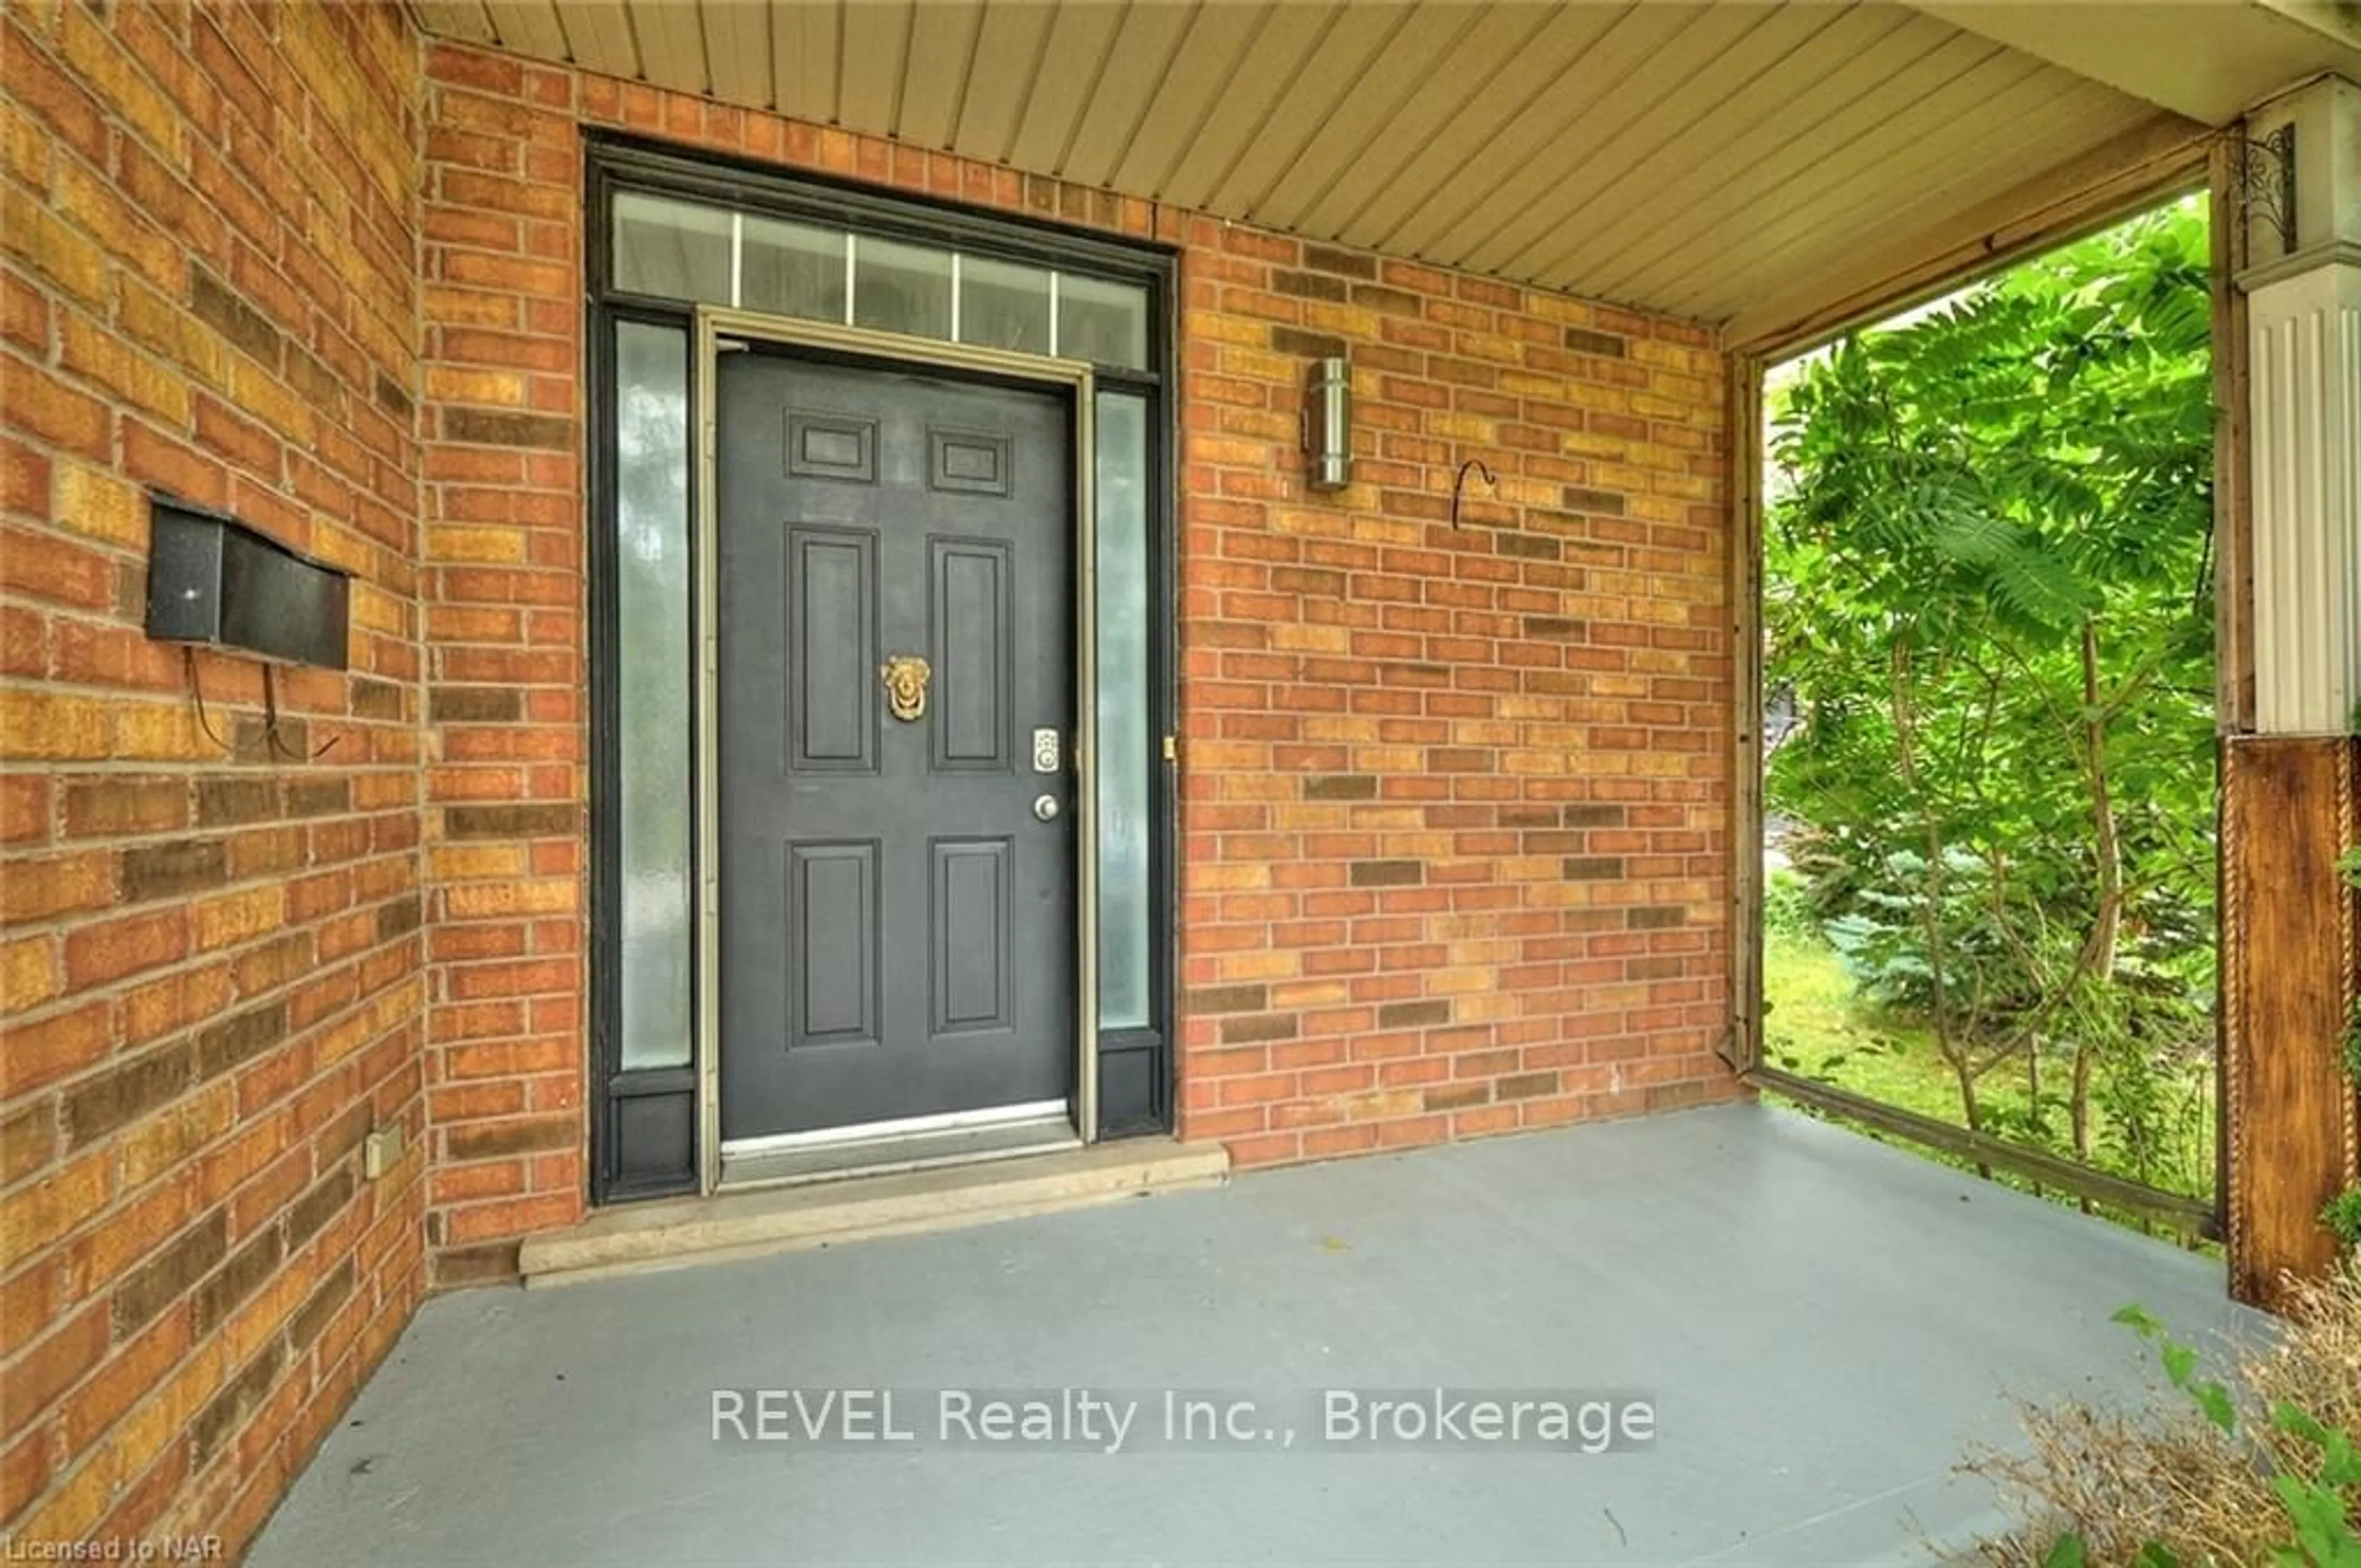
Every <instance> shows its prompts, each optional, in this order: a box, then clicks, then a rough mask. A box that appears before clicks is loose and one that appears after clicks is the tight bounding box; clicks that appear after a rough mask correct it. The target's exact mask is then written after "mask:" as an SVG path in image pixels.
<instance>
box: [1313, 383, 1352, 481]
mask: <svg viewBox="0 0 2361 1568" xmlns="http://www.w3.org/2000/svg"><path fill="white" fill-rule="evenodd" d="M1303 452H1304V456H1305V458H1306V459H1307V461H1306V462H1305V464H1304V483H1305V484H1306V485H1309V486H1310V487H1311V488H1313V489H1315V490H1341V489H1343V488H1345V486H1346V485H1349V484H1351V483H1352V482H1353V370H1352V367H1351V366H1349V365H1347V364H1345V357H1344V356H1342V355H1331V356H1328V357H1327V358H1324V359H1315V360H1313V361H1312V386H1311V389H1310V390H1309V391H1308V392H1307V393H1306V394H1305V398H1304V410H1303Z"/></svg>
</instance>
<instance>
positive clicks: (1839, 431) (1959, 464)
mask: <svg viewBox="0 0 2361 1568" xmlns="http://www.w3.org/2000/svg"><path fill="white" fill-rule="evenodd" d="M2207 270H2208V261H2207V246H2206V236H2205V231H2204V225H2203V218H2202V211H2201V209H2199V208H2198V207H2197V206H2196V204H2195V203H2180V204H2177V205H2175V206H2173V207H2170V208H2168V209H2166V210H2163V211H2161V212H2158V213H2155V214H2149V215H2147V216H2145V217H2143V218H2140V219H2138V220H2136V221H2135V222H2133V223H2130V224H2127V225H2123V226H2121V227H2118V228H2115V229H2114V230H2111V231H2109V232H2107V233H2105V234H2103V235H2100V236H2095V237H2093V238H2091V239H2088V240H2085V241H2082V242H2081V243H2079V244H2077V245H2075V246H2072V247H2068V248H2066V249H2064V250H2061V251H2059V252H2055V253H2053V254H2051V255H2049V256H2048V257H2046V258H2042V259H2040V260H2038V261H2037V262H2034V263H2031V264H2028V265H2026V266H2023V267H2020V268H2017V269H2013V270H2011V271H2008V272H2005V273H2003V274H2001V275H1999V276H1998V277H1996V278H1994V279H1993V280H1990V281H1988V282H1985V283H1982V284H1980V285H1978V286H1976V287H1974V288H1972V289H1971V290H1969V291H1966V292H1964V293H1962V294H1960V295H1959V296H1957V297H1955V298H1953V299H1951V300H1949V301H1947V302H1943V303H1942V304H1940V305H1938V306H1937V307H1935V308H1933V309H1931V310H1929V311H1927V312H1925V313H1920V314H1918V315H1916V317H1913V318H1909V319H1906V320H1905V321H1903V322H1902V323H1898V324H1894V325H1891V326H1888V327H1885V328H1881V329H1876V330H1872V331H1868V332H1863V333H1861V334H1855V335H1853V336H1850V337H1848V338H1846V339H1844V340H1842V341H1841V342H1839V344H1837V345H1835V346H1834V348H1833V349H1831V350H1830V351H1828V353H1827V354H1825V355H1824V356H1821V357H1819V358H1817V360H1815V361H1814V362H1812V363H1810V364H1808V365H1807V366H1806V367H1804V368H1803V369H1802V370H1801V372H1800V373H1799V374H1798V375H1797V376H1796V377H1795V378H1794V379H1793V380H1792V381H1790V382H1789V383H1787V384H1786V386H1785V387H1784V389H1782V390H1781V391H1780V392H1779V393H1778V394H1777V397H1776V400H1775V401H1774V404H1773V408H1774V416H1775V420H1776V423H1775V427H1774V431H1773V447H1772V450H1773V456H1774V458H1775V460H1776V463H1777V465H1778V466H1779V468H1780V470H1782V472H1781V474H1780V475H1779V476H1778V477H1776V479H1775V480H1774V483H1773V496H1772V502H1771V505H1770V507H1769V509H1768V516H1767V520H1766V523H1767V526H1766V530H1765V534H1766V538H1765V554H1766V562H1765V565H1766V581H1767V582H1768V584H1769V585H1770V587H1769V591H1768V593H1767V595H1766V601H1767V602H1766V606H1765V619H1766V638H1767V649H1766V666H1765V674H1766V678H1767V681H1768V683H1769V684H1770V686H1771V689H1773V690H1774V691H1784V692H1786V693H1790V694H1792V696H1793V697H1794V699H1795V707H1796V711H1797V714H1798V724H1797V727H1796V729H1795V732H1794V733H1793V734H1792V735H1791V736H1790V737H1789V738H1788V739H1787V740H1785V741H1784V743H1783V744H1781V745H1780V746H1779V747H1778V748H1777V749H1776V750H1775V751H1774V752H1773V757H1772V761H1771V764H1770V767H1769V773H1768V781H1767V791H1768V801H1769V805H1770V806H1771V808H1772V809H1773V811H1774V812H1777V813H1778V814H1780V815H1781V816H1783V817H1788V818H1792V819H1794V820H1795V822H1797V823H1799V824H1800V825H1801V830H1800V842H1799V846H1798V850H1797V855H1796V859H1797V862H1798V865H1799V868H1800V869H1802V870H1803V871H1805V872H1806V875H1807V877H1808V878H1809V884H1810V899H1811V907H1812V909H1813V911H1814V912H1815V914H1816V915H1817V917H1818V918H1819V919H1820V921H1821V922H1822V924H1823V927H1824V929H1825V930H1826V932H1827V934H1828V937H1829V938H1830V939H1831V940H1832V941H1833V942H1834V943H1835V944H1836V946H1837V947H1838V948H1839V950H1840V951H1841V952H1842V953H1843V954H1844V955H1845V956H1846V958H1847V959H1848V961H1849V963H1850V966H1851V967H1852V970H1853V972H1854V973H1855V975H1856V977H1857V978H1858V979H1859V980H1860V981H1861V984H1862V985H1863V986H1864V988H1866V989H1867V990H1868V991H1870V992H1872V994H1873V995H1875V996H1876V997H1878V998H1879V999H1880V1000H1882V1001H1883V1002H1885V1003H1890V1004H1892V1005H1894V1006H1897V1007H1901V1008H1905V1009H1908V1010H1910V1011H1912V1012H1914V1013H1916V1014H1919V1015H1921V1016H1923V1018H1924V1020H1925V1021H1926V1023H1927V1026H1928V1027H1929V1029H1930V1031H1931V1032H1932V1034H1933V1036H1934V1038H1935V1040H1936V1044H1937V1048H1938V1050H1939V1051H1940V1052H1941V1054H1942V1057H1943V1059H1944V1061H1945V1063H1946V1064H1947V1066H1948V1067H1949V1070H1950V1073H1951V1076H1952V1077H1953V1078H1954V1079H1955V1080H1956V1082H1957V1084H1958V1088H1959V1093H1960V1111H1961V1114H1962V1116H1963V1118H1964V1120H1965V1121H1966V1122H1967V1124H1969V1125H1971V1126H1973V1127H1979V1128H1983V1127H1986V1126H1987V1125H1988V1124H1989V1123H1990V1122H1991V1120H1992V1119H1993V1118H1992V1117H1991V1115H1990V1114H1989V1113H1988V1112H1987V1109H1986V1106H1985V1104H1984V1102H1983V1099H1982V1097H1981V1096H1980V1093H1979V1087H1980V1085H1981V1084H1982V1082H1983V1081H1984V1080H1985V1079H1986V1078H1987V1077H1988V1075H1990V1074H1991V1073H1993V1071H1995V1070H1996V1069H2000V1068H2002V1067H2003V1066H2004V1065H2013V1066H2014V1067H2015V1069H2019V1070H2022V1071H2023V1072H2024V1073H2025V1074H2026V1083H2027V1088H2028V1090H2029V1093H2028V1096H2027V1103H2028V1104H2029V1106H2030V1110H2029V1112H2028V1113H2026V1123H2027V1125H2026V1126H2025V1127H2023V1128H2004V1129H2002V1130H2005V1131H2012V1132H2022V1133H2024V1134H2026V1135H2032V1136H2035V1137H2037V1138H2044V1139H2048V1140H2050V1141H2053V1142H2057V1143H2059V1145H2060V1146H2065V1147H2068V1148H2070V1150H2071V1151H2072V1152H2074V1153H2075V1154H2077V1155H2078V1156H2080V1157H2082V1158H2085V1159H2096V1160H2101V1161H2103V1163H2106V1164H2109V1165H2111V1166H2114V1167H2115V1168H2120V1169H2123V1170H2125V1171H2126V1172H2128V1173H2130V1174H2134V1175H2137V1176H2139V1177H2141V1178H2143V1179H2150V1180H2169V1181H2172V1182H2174V1184H2177V1185H2182V1186H2197V1187H2202V1186H2203V1185H2204V1184H2205V1183H2206V1182H2207V1181H2209V1180H2210V1178H2211V1172H2210V1170H2202V1171H2201V1170H2194V1169H2183V1170H2178V1171H2175V1170H2168V1169H2166V1168H2164V1166H2165V1165H2166V1163H2167V1162H2168V1158H2169V1150H2170V1149H2171V1148H2173V1147H2175V1146H2186V1145H2187V1144H2188V1142H2189V1141H2190V1140H2188V1139H2185V1138H2182V1139H2178V1140H2177V1139H2176V1138H2175V1137H2174V1136H2173V1135H2172V1129H2173V1126H2174V1124H2175V1123H2176V1121H2177V1120H2183V1119H2186V1118H2189V1117H2192V1116H2194V1115H2196V1114H2199V1113H2200V1111H2201V1107H2199V1106H2198V1105H2197V1104H2196V1103H2194V1102H2193V1101H2192V1098H2191V1090H2190V1087H2189V1086H2190V1085H2191V1084H2192V1083H2194V1082H2198V1081H2202V1075H2201V1074H2194V1073H2192V1072H2191V1070H2189V1069H2190V1064H2191V1060H2192V1058H2202V1056H2203V1055H2204V1054H2205V1053H2207V1052H2208V1051H2210V1048H2211V1038H2212V1025H2211V1004H2212V991H2213V959H2212V935H2213V782H2214V781H2213V718H2212V707H2213V612H2212V602H2213V596H2212V589H2211V585H2210V580H2209V579H2210V558H2211V556H2210V543H2211V532H2212V526H2213V412H2212V408H2211V381H2210V368H2209V357H2208V356H2209V348H2210V345H2209V324H2208V296H2207ZM2051 1063H2062V1065H2063V1067H2064V1078H2065V1082H2064V1084H2063V1086H2062V1088H2061V1087H2059V1086H2058V1085H2057V1084H2056V1083H2054V1082H2053V1081H2049V1080H2045V1076H2044V1074H2045V1066H2046V1064H2051ZM2053 1076H2054V1075H2053Z"/></svg>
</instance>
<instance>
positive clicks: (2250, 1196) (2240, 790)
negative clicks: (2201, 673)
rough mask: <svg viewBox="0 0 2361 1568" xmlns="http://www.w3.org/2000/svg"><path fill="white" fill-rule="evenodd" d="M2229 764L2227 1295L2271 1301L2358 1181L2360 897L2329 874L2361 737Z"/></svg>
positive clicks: (2348, 834)
mask: <svg viewBox="0 0 2361 1568" xmlns="http://www.w3.org/2000/svg"><path fill="white" fill-rule="evenodd" d="M2223 763H2224V765H2223V770H2222V782H2223V802H2222V861H2223V873H2224V874H2223V879H2222V891H2223V894H2224V897H2223V901H2222V975H2223V988H2222V990H2223V1003H2224V1015H2223V1019H2222V1025H2223V1029H2222V1036H2223V1049H2224V1060H2223V1071H2222V1087H2223V1095H2224V1126H2225V1143H2224V1153H2225V1156H2226V1165H2227V1170H2228V1187H2227V1190H2225V1191H2224V1194H2223V1196H2224V1223H2225V1230H2226V1235H2227V1240H2228V1242H2229V1251H2230V1288H2231V1292H2232V1293H2233V1294H2234V1295H2235V1296H2236V1297H2237V1298H2238V1299H2240V1300H2243V1301H2253V1302H2257V1303H2260V1304H2263V1305H2270V1304H2272V1303H2274V1302H2275V1301H2276V1299H2278V1296H2279V1284H2280V1281H2281V1278H2282V1277H2283V1276H2285V1275H2287V1274H2290V1273H2292V1274H2298V1275H2304V1276H2312V1277H2316V1276H2318V1275H2319V1274H2320V1273H2322V1272H2323V1271H2324V1270H2325V1269H2326V1268H2327V1267H2328V1266H2329V1265H2330V1264H2331V1263H2333V1262H2334V1260H2335V1256H2336V1243H2335V1241H2334V1238H2333V1237H2332V1236H2331V1235H2330V1234H2329V1233H2328V1231H2327V1229H2326V1227H2324V1226H2323V1225H2322V1224H2321V1223H2320V1211H2321V1206H2322V1205H2323V1204H2324V1203H2326V1202H2327V1201H2329V1200H2330V1199H2331V1198H2333V1197H2334V1196H2335V1195H2336V1194H2337V1193H2338V1192H2340V1191H2342V1190H2344V1188H2345V1184H2346V1183H2347V1182H2351V1181H2355V1180H2361V1151H2356V1124H2361V1093H2357V1092H2356V1090H2355V1087H2354V1084H2353V1081H2352V1080H2350V1079H2349V1078H2347V1077H2346V1076H2345V1072H2344V1063H2343V1056H2344V1051H2343V1041H2344V1036H2345V1025H2346V1021H2347V1020H2348V1019H2349V1018H2350V1017H2351V1015H2352V1008H2353V1004H2354V1002H2355V1000H2356V998H2361V960H2356V925H2361V901H2357V900H2356V895H2355V894H2354V893H2353V892H2352V890H2350V889H2349V888H2347V887H2346V886H2345V883H2344V882H2343V881H2342V880H2341V879H2340V878H2339V877H2338V875H2337V872H2336V859H2337V857H2338V856H2339V855H2341V854H2343V853H2344V852H2345V850H2350V849H2352V848H2354V847H2355V845H2356V843H2361V796H2356V792H2355V781H2356V776H2357V775H2361V742H2356V740H2353V739H2351V738H2349V737H2327V736H2299V735H2238V736H2233V737H2232V738H2231V739H2230V740H2228V741H2227V742H2226V743H2225V745H2224V757H2223Z"/></svg>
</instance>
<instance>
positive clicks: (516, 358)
mask: <svg viewBox="0 0 2361 1568" xmlns="http://www.w3.org/2000/svg"><path fill="white" fill-rule="evenodd" d="M431 59H432V61H433V65H432V69H431V71H430V74H431V76H432V77H433V78H434V80H433V82H431V83H430V86H429V89H428V109H427V126H426V135H425V141H424V158H425V164H424V172H423V181H424V199H425V208H424V220H423V223H424V226H423V249H422V252H421V265H422V268H423V291H422V294H421V306H422V311H421V317H422V327H423V345H422V354H423V362H424V376H425V388H426V416H425V417H426V426H425V455H424V461H425V480H426V483H425V495H424V518H425V547H424V562H425V571H424V575H423V579H422V583H421V589H422V594H423V598H424V601H425V611H426V642H427V655H426V657H427V665H426V682H427V718H428V727H427V737H426V763H427V765H426V808H427V809H426V837H427V867H428V883H429V888H428V894H427V902H428V919H429V923H430V927H431V930H430V933H429V937H428V943H429V948H430V951H431V955H432V959H433V964H434V970H433V974H432V978H431V990H430V993H429V1005H428V1012H427V1042H428V1043H427V1052H426V1064H427V1065H426V1077H427V1104H428V1114H429V1121H430V1123H431V1124H432V1127H433V1131H432V1133H431V1137H432V1139H433V1143H434V1146H433V1149H432V1153H431V1160H432V1164H433V1167H434V1168H433V1172H432V1174H431V1175H430V1176H429V1178H428V1180H429V1183H430V1192H429V1197H428V1204H429V1210H428V1216H427V1227H428V1228H427V1245H428V1247H429V1249H430V1251H431V1252H432V1253H433V1254H434V1256H435V1259H436V1265H435V1267H436V1277H437V1279H438V1280H440V1281H442V1282H444V1283H446V1284H464V1283H467V1282H469V1281H471V1280H478V1279H485V1278H501V1277H511V1276H513V1275H514V1274H515V1272H516V1238H518V1237H519V1236H522V1235H525V1234H530V1233H532V1232H533V1231H537V1230H545V1229H549V1228H551V1227H553V1226H557V1225H563V1224H566V1223H569V1222H571V1221H573V1220H574V1219H576V1218H577V1217H578V1216H579V1215H580V1214H581V1212H582V1211H583V1207H584V1204H585V1202H586V1201H587V1197H588V1190H587V1184H588V1123H587V1121H586V1120H585V1113H584V1090H585V1086H586V1080H587V1077H588V1030H587V1023H588V1014H587V1010H586V1008H585V1007H584V998H583V987H584V968H583V954H584V950H585V948H586V945H587V941H588V933H587V930H586V927H585V926H584V913H585V908H586V903H585V875H586V870H585V860H586V847H585V841H584V834H585V831H586V821H587V817H586V802H587V791H586V789H585V785H584V767H583V762H584V758H585V757H586V755H587V752H588V734H587V730H586V728H585V726H586V722H587V717H586V712H585V696H586V692H585V685H586V682H587V680H588V646H587V643H586V641H585V637H584V630H583V625H584V618H585V614H586V608H585V602H584V595H585V582H584V577H583V570H584V560H585V552H584V532H583V516H584V510H583V499H582V484H583V475H582V461H581V451H582V431H581V422H582V411H583V407H584V401H583V394H582V378H581V336H582V282H581V277H582V241H581V235H580V232H579V230H580V216H581V203H582V194H581V188H582V155H581V148H580V146H579V144H578V142H577V137H576V135H575V131H574V126H573V123H572V120H571V119H570V117H568V116H566V115H564V114H563V113H560V112H557V111H561V110H562V109H563V108H564V107H565V106H566V105H567V104H570V102H571V99H572V86H571V83H570V82H566V80H565V79H564V78H563V77H561V76H557V75H555V74H553V73H550V72H544V71H527V70H526V69H525V68H524V67H522V65H520V64H518V63H517V62H516V61H514V60H508V59H505V58H503V57H500V56H498V55H490V54H478V53H472V52H466V51H454V50H449V49H434V50H433V51H432V55H431Z"/></svg>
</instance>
